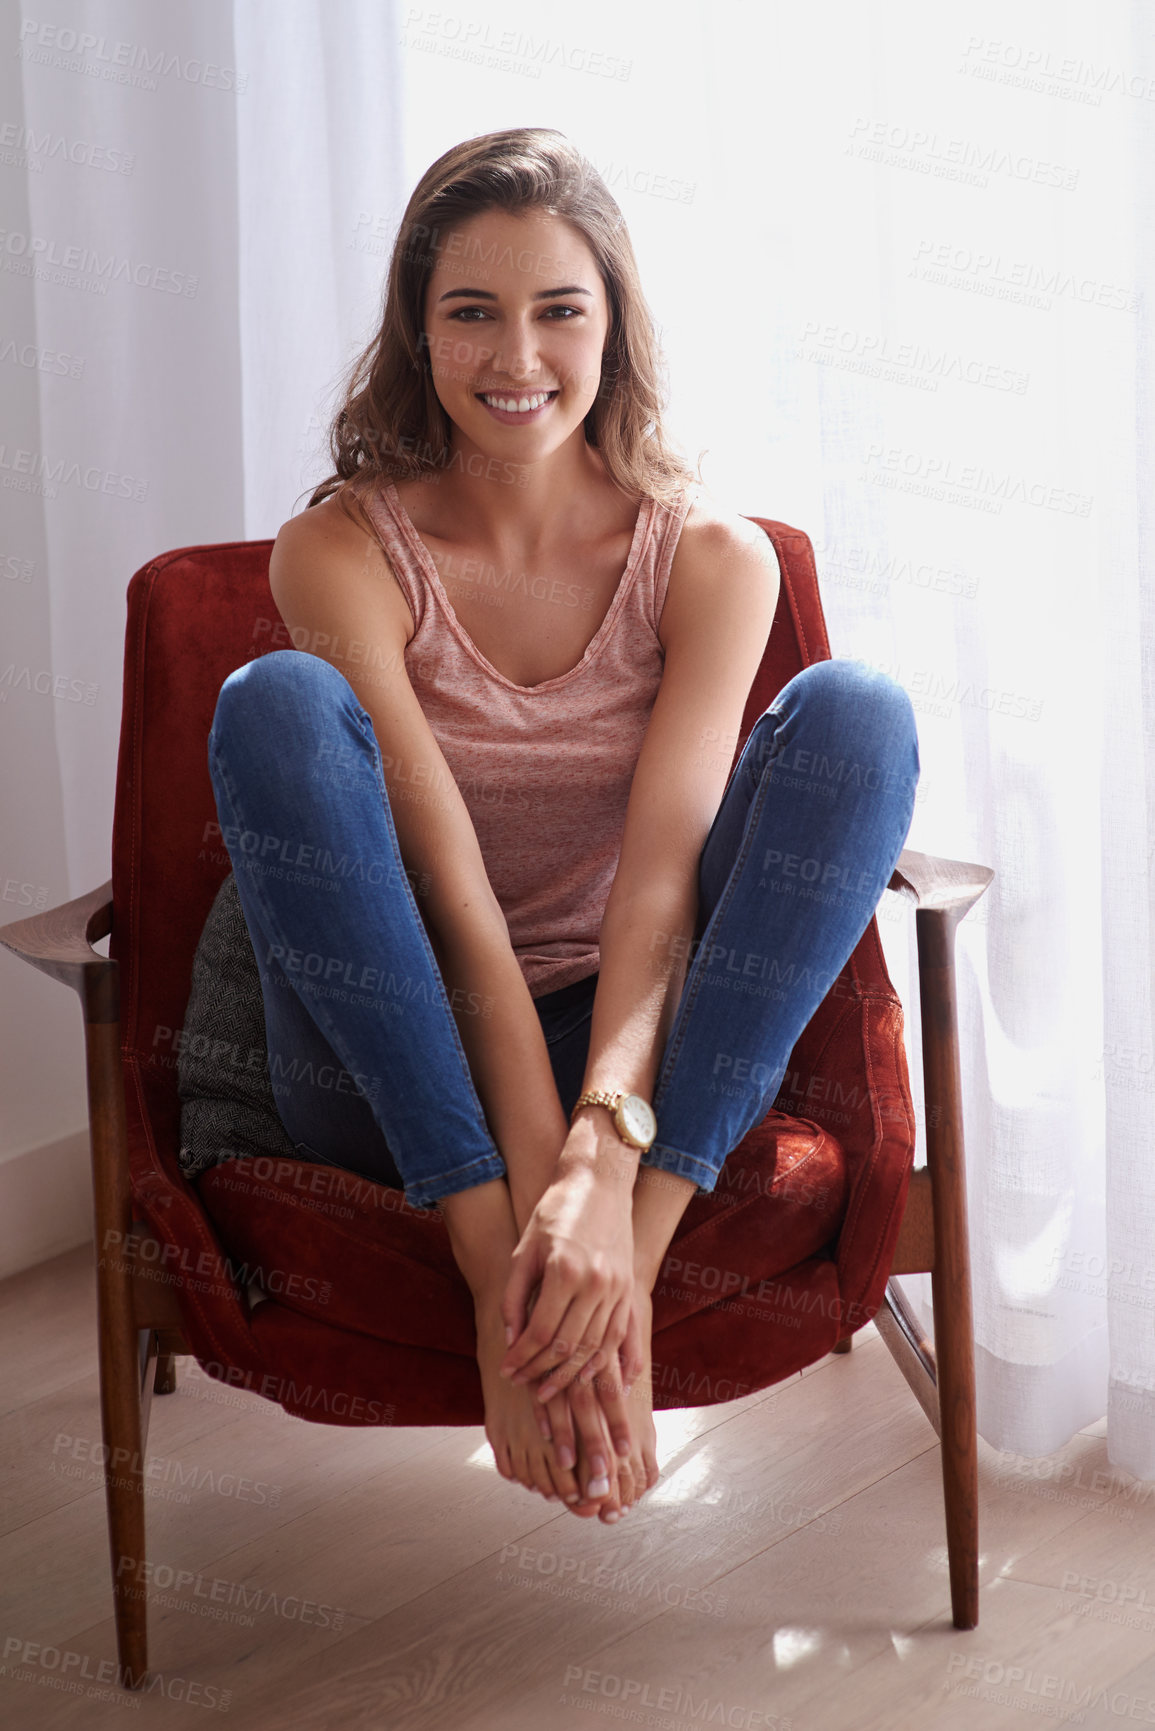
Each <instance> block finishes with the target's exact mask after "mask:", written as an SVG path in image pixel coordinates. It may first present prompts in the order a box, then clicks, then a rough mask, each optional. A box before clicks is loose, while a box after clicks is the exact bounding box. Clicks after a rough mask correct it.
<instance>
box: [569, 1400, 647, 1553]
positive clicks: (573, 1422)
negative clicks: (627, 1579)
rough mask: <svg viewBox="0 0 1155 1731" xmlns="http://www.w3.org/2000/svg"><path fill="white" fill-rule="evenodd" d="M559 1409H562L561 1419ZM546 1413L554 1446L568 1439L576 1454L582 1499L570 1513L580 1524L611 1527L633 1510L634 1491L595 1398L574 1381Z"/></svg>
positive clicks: (626, 1465) (627, 1467)
mask: <svg viewBox="0 0 1155 1731" xmlns="http://www.w3.org/2000/svg"><path fill="white" fill-rule="evenodd" d="M560 1408H565V1409H566V1411H565V1416H564V1417H563V1416H562V1414H561V1412H560V1411H559V1410H558V1409H560ZM548 1411H549V1413H550V1423H551V1427H552V1429H553V1436H554V1442H555V1444H557V1443H558V1442H559V1439H560V1436H564V1437H565V1438H566V1439H567V1441H569V1439H572V1443H571V1446H572V1447H573V1448H575V1449H576V1451H577V1477H578V1483H579V1485H581V1486H582V1487H583V1489H584V1495H583V1496H582V1497H581V1499H580V1501H578V1502H576V1503H571V1504H570V1505H569V1509H570V1513H571V1514H574V1515H580V1516H581V1517H582V1519H583V1520H588V1519H589V1518H590V1517H591V1516H592V1515H598V1516H599V1517H600V1518H601V1519H602V1520H603V1521H604V1522H606V1524H607V1525H609V1526H612V1525H613V1524H614V1523H615V1522H616V1521H618V1520H620V1518H621V1516H622V1515H623V1514H625V1513H627V1512H628V1511H629V1509H630V1508H632V1507H633V1504H634V1502H635V1500H636V1498H637V1495H638V1487H637V1484H636V1481H635V1479H634V1475H633V1472H632V1471H631V1467H630V1462H629V1460H628V1459H626V1458H624V1457H623V1456H620V1455H618V1454H616V1453H615V1451H614V1445H613V1442H612V1439H611V1437H610V1426H609V1422H608V1420H607V1418H606V1415H605V1413H604V1412H603V1411H602V1408H601V1405H600V1403H599V1401H598V1397H597V1394H596V1393H595V1391H594V1389H593V1388H592V1387H591V1386H590V1385H589V1384H588V1383H583V1382H581V1381H574V1382H572V1383H571V1384H570V1385H569V1387H568V1388H567V1389H563V1391H562V1392H561V1394H558V1395H555V1396H554V1398H553V1400H551V1401H550V1402H549V1406H548Z"/></svg>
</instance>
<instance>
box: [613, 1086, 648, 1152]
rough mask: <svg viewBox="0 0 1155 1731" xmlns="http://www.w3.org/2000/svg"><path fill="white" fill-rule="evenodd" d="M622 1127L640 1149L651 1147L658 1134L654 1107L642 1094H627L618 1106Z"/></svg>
mask: <svg viewBox="0 0 1155 1731" xmlns="http://www.w3.org/2000/svg"><path fill="white" fill-rule="evenodd" d="M618 1112H619V1114H620V1115H621V1121H622V1127H623V1129H625V1131H626V1132H627V1134H628V1135H629V1136H630V1137H631V1139H632V1140H633V1141H634V1142H636V1143H637V1144H638V1146H639V1147H647V1148H648V1147H649V1145H650V1143H651V1142H652V1141H653V1140H654V1137H655V1136H656V1135H657V1134H658V1120H657V1119H656V1118H655V1117H654V1112H653V1107H652V1106H650V1105H649V1103H648V1102H647V1101H645V1100H643V1099H642V1097H641V1095H640V1094H627V1095H626V1096H625V1098H624V1099H623V1100H622V1101H621V1102H620V1104H619V1106H618Z"/></svg>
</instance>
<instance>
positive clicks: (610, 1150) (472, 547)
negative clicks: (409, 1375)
mask: <svg viewBox="0 0 1155 1731" xmlns="http://www.w3.org/2000/svg"><path fill="white" fill-rule="evenodd" d="M744 319H745V315H740V314H739V312H738V309H737V305H736V304H735V306H734V309H733V312H732V314H731V315H730V316H728V317H727V318H726V319H725V320H721V319H720V320H719V322H718V324H717V330H718V336H719V341H718V343H717V346H716V349H715V351H714V352H715V357H716V359H715V364H716V365H718V366H726V367H742V366H743V365H744V364H745V363H744V359H743V344H744V341H746V340H749V331H750V326H749V325H747V324H745V323H744ZM744 333H745V334H744ZM657 379H658V362H657V350H656V343H655V337H654V332H653V327H652V322H651V319H650V315H649V313H648V311H647V308H646V304H645V301H644V299H643V296H642V292H641V288H640V285H639V281H638V273H637V267H636V264H635V261H634V256H633V252H632V249H631V246H630V241H629V238H628V235H627V232H626V229H625V225H624V222H623V219H622V216H621V212H620V211H619V210H618V208H617V206H616V204H615V203H614V201H613V199H612V198H611V197H610V195H609V193H608V191H607V190H606V188H605V186H604V184H603V183H602V181H601V180H600V179H599V177H598V175H597V174H596V173H595V171H594V170H593V169H592V167H591V166H590V165H589V164H588V162H586V161H585V159H584V158H583V157H582V156H581V155H580V154H579V153H578V152H577V151H576V150H575V149H574V148H573V147H572V146H571V145H570V144H569V143H568V142H567V141H566V140H565V139H564V138H563V137H562V135H561V134H560V133H557V132H554V131H550V130H545V129H527V130H516V131H509V132H500V133H493V134H490V135H489V136H487V137H483V138H476V139H471V140H469V141H468V142H466V143H464V144H461V145H459V146H457V147H456V148H455V149H453V150H450V151H448V152H447V153H446V154H445V155H444V156H442V157H441V158H440V159H439V160H438V161H437V162H435V163H434V164H433V166H432V167H431V168H430V169H429V170H428V172H427V173H426V174H425V176H424V177H423V178H422V180H421V182H420V184H419V185H418V187H417V189H416V191H415V192H414V194H413V196H412V198H411V199H410V201H409V204H408V207H407V209H406V211H405V214H404V216H403V218H402V221H401V226H400V230H399V233H398V236H397V241H396V245H395V249H394V253H393V257H392V261H391V264H390V268H389V275H388V282H387V289H386V299H385V308H384V318H383V321H382V325H381V328H380V331H379V333H378V335H377V336H376V337H375V339H374V341H373V342H372V344H371V345H370V346H369V348H368V349H367V350H366V351H365V353H364V355H362V357H361V358H360V360H359V362H358V364H357V367H356V369H355V371H354V374H353V377H352V380H351V383H350V386H349V390H348V394H347V397H346V401H345V404H344V407H343V409H342V410H341V413H340V414H339V416H338V418H337V421H336V424H335V427H334V430H333V456H334V466H335V473H334V475H333V476H332V477H331V478H330V479H329V480H328V481H327V482H326V483H325V484H323V485H322V486H321V487H319V488H318V489H317V491H316V493H315V494H314V495H313V498H312V500H311V508H310V509H308V510H306V511H305V512H303V513H302V514H300V515H298V516H296V517H293V518H292V519H291V520H290V521H289V522H287V523H286V524H284V526H283V527H282V529H281V531H280V533H279V535H278V536H277V540H276V545H275V547H274V549H273V556H272V563H271V567H270V582H271V585H272V590H273V595H274V598H275V600H276V603H277V606H278V608H279V610H280V612H281V614H282V616H283V618H284V620H285V622H286V624H287V625H288V627H289V628H290V630H291V631H292V633H293V641H294V643H296V644H299V645H301V647H300V648H297V649H292V650H281V651H277V652H274V653H271V654H268V655H265V656H263V657H261V658H259V659H257V660H254V661H251V662H249V663H248V664H247V665H246V666H244V667H242V668H239V669H238V670H237V671H236V672H235V673H233V674H231V675H230V677H229V678H228V679H227V680H226V681H225V683H224V685H223V687H222V689H221V692H220V697H219V701H218V704H217V709H216V714H215V717H214V722H213V729H212V734H211V736H210V767H211V772H212V777H213V784H214V790H215V793H216V798H217V804H218V808H219V811H220V816H221V822H222V827H223V828H224V829H225V831H226V834H234V835H235V834H238V833H240V832H241V831H244V832H247V833H248V834H249V835H250V836H251V835H253V834H256V835H258V836H261V835H263V836H265V837H266V838H272V840H273V841H280V840H288V841H290V842H291V843H292V845H293V846H296V847H298V849H300V848H302V847H304V848H308V849H310V850H311V849H313V848H316V849H317V850H318V855H317V856H316V857H320V852H321V850H323V851H324V857H325V858H326V859H327V860H329V861H333V860H338V861H341V862H343V863H342V868H341V870H340V871H339V872H338V874H337V875H336V876H335V877H330V878H326V879H323V880H322V879H319V878H317V877H310V874H309V873H308V872H307V871H306V872H299V873H289V872H285V871H284V870H280V869H271V868H269V867H266V866H264V865H262V863H261V861H262V857H263V856H264V857H267V855H266V852H265V850H257V851H255V852H254V851H251V850H246V849H245V848H243V847H241V846H239V845H238V847H237V848H236V849H235V850H233V849H230V854H231V856H232V858H233V864H234V867H235V871H236V877H237V887H238V892H239V894H240V898H241V903H242V907H243V911H244V915H245V920H246V924H247V925H248V927H249V930H250V934H251V935H252V937H253V939H254V950H255V952H256V954H257V957H258V961H259V965H260V971H261V986H262V993H263V996H264V1005H265V1023H266V1032H267V1041H268V1047H269V1053H270V1059H272V1058H273V1057H274V1055H276V1054H281V1055H283V1056H284V1057H286V1058H288V1059H290V1060H291V1059H292V1058H293V1057H294V1056H296V1057H299V1058H303V1057H305V1056H306V1055H316V1056H318V1057H321V1056H327V1057H328V1059H329V1060H330V1061H332V1060H333V1059H334V1058H336V1059H337V1060H339V1061H340V1063H342V1064H343V1065H344V1066H345V1067H346V1069H348V1071H349V1072H350V1073H351V1074H353V1075H354V1076H359V1077H362V1078H373V1079H374V1081H373V1085H372V1086H371V1087H370V1086H367V1087H365V1088H364V1089H363V1090H362V1091H360V1092H357V1093H347V1094H341V1095H337V1094H334V1093H332V1092H330V1093H329V1094H328V1095H327V1096H326V1097H324V1098H323V1099H322V1098H321V1097H320V1095H319V1093H318V1091H317V1090H316V1089H310V1088H307V1087H305V1086H303V1085H302V1086H299V1087H296V1088H294V1087H293V1086H292V1085H291V1084H290V1085H287V1086H286V1087H284V1088H283V1090H282V1092H281V1094H280V1095H279V1097H278V1112H279V1115H280V1117H281V1119H282V1121H283V1123H284V1125H285V1127H286V1129H287V1130H288V1132H289V1134H290V1135H291V1136H292V1138H293V1140H294V1142H295V1144H296V1146H297V1147H298V1148H299V1149H300V1151H301V1152H302V1153H303V1154H307V1155H308V1156H310V1157H312V1158H315V1159H320V1160H326V1161H330V1162H332V1163H333V1164H335V1165H338V1166H342V1167H347V1168H349V1169H352V1170H354V1171H357V1172H359V1173H361V1174H362V1175H365V1176H368V1177H372V1178H376V1179H378V1180H379V1181H380V1182H382V1183H386V1184H390V1183H391V1184H394V1185H397V1186H402V1187H403V1188H404V1190H405V1194H406V1197H407V1199H408V1200H409V1201H410V1202H411V1203H413V1204H414V1205H416V1206H418V1207H430V1206H437V1207H438V1208H439V1209H440V1211H441V1214H442V1216H443V1218H444V1220H445V1223H446V1226H447V1229H448V1233H449V1237H450V1242H451V1244H452V1248H453V1253H454V1255H455V1257H456V1259H457V1263H458V1265H459V1267H460V1269H461V1272H462V1274H463V1276H464V1277H465V1279H466V1280H467V1282H468V1283H469V1286H470V1288H471V1291H472V1293H473V1297H474V1303H475V1312H476V1323H477V1358H478V1365H479V1368H480V1373H481V1380H482V1386H483V1391H484V1398H485V1413H486V1433H487V1436H488V1438H489V1441H490V1443H491V1445H492V1448H493V1452H494V1456H495V1459H496V1462H497V1466H498V1470H499V1471H500V1472H501V1473H502V1474H503V1475H504V1476H505V1477H506V1478H515V1479H517V1480H519V1481H520V1482H521V1483H522V1484H524V1485H525V1486H527V1487H528V1488H530V1489H536V1490H539V1491H541V1492H542V1494H543V1495H545V1496H546V1497H549V1498H561V1499H563V1500H564V1501H565V1502H567V1503H568V1504H569V1505H570V1507H571V1508H572V1509H573V1511H574V1512H575V1513H577V1514H580V1515H585V1516H593V1515H595V1514H596V1515H598V1516H600V1518H602V1519H603V1520H606V1521H612V1520H615V1519H617V1518H618V1517H619V1515H620V1514H621V1513H623V1512H625V1511H627V1510H628V1509H629V1508H630V1507H631V1506H632V1505H633V1504H634V1503H635V1502H636V1501H637V1499H638V1498H639V1496H641V1495H642V1494H643V1493H644V1492H645V1491H646V1490H647V1489H648V1488H650V1487H651V1486H652V1485H653V1484H654V1483H655V1482H656V1480H657V1476H658V1466H657V1459H656V1453H655V1433H654V1425H653V1419H652V1414H651V1398H650V1389H649V1354H650V1319H651V1301H650V1294H651V1290H652V1287H653V1285H654V1282H655V1280H656V1278H657V1275H658V1272H659V1270H660V1268H661V1264H662V1261H663V1258H664V1255H665V1252H666V1249H667V1246H668V1245H669V1242H670V1239H671V1237H672V1235H673V1233H674V1230H675V1228H676V1226H677V1223H678V1221H679V1219H680V1218H681V1215H682V1214H683V1212H684V1210H685V1207H686V1205H687V1203H688V1202H689V1200H690V1198H691V1197H692V1196H693V1195H694V1194H695V1193H696V1192H697V1191H698V1190H703V1191H709V1190H712V1189H713V1188H714V1185H715V1183H716V1182H717V1178H718V1173H719V1170H720V1168H721V1165H722V1162H723V1161H724V1159H725V1158H726V1155H727V1154H728V1153H729V1152H730V1151H731V1150H732V1149H733V1148H734V1147H736V1146H737V1144H738V1143H739V1142H740V1141H741V1139H742V1137H743V1136H744V1135H745V1134H746V1132H747V1131H748V1130H749V1129H750V1128H751V1127H752V1126H753V1125H754V1124H756V1123H757V1122H758V1121H759V1120H760V1119H761V1118H762V1117H764V1116H765V1114H766V1112H767V1111H768V1110H769V1108H770V1106H771V1105H772V1103H773V1100H774V1098H775V1095H776V1093H777V1090H778V1086H779V1084H780V1082H781V1078H782V1075H783V1073H784V1071H785V1068H786V1064H787V1061H788V1059H789V1055H790V1052H791V1050H792V1048H793V1045H794V1043H795V1041H796V1039H797V1037H798V1035H799V1034H800V1033H801V1031H802V1029H803V1028H804V1027H805V1026H806V1023H807V1022H808V1021H809V1020H810V1017H811V1016H812V1014H813V1013H814V1010H815V1009H816V1008H817V1006H818V1004H819V1003H820V1002H821V1000H822V998H823V997H824V996H825V994H826V992H827V990H828V989H829V988H830V986H831V984H832V983H833V981H834V979H835V978H836V977H837V975H838V973H839V971H840V969H841V968H842V966H843V964H844V962H845V961H846V959H847V957H848V956H849V954H850V952H851V950H852V949H853V948H854V946H855V944H856V943H857V941H858V939H859V938H860V936H861V935H862V933H863V931H864V930H865V928H866V926H867V924H868V923H869V921H870V918H871V915H872V913H873V911H874V909H875V907H876V905H877V903H878V901H879V899H880V897H881V895H882V891H883V889H884V888H885V886H886V883H887V881H888V879H889V877H890V873H891V871H892V869H893V866H894V863H895V861H896V859H897V857H898V854H899V852H900V850H901V848H902V844H903V842H904V840H905V837H906V834H907V830H908V827H909V824H910V818H911V814H912V811H913V805H914V790H915V783H916V780H917V776H918V750H917V741H916V736H915V728H914V719H913V714H912V710H911V705H910V702H909V699H908V698H907V697H906V694H905V693H904V692H903V691H902V689H901V687H899V686H898V685H897V684H896V683H895V682H894V681H892V680H890V679H888V678H887V677H886V676H885V675H883V674H880V673H878V672H875V671H872V670H870V669H868V668H866V667H864V666H862V665H861V664H859V663H855V662H850V661H839V660H835V661H828V662H824V663H820V664H818V665H816V666H813V667H811V668H809V669H807V670H806V671H805V672H803V673H802V674H800V675H799V676H798V677H797V678H796V679H793V680H792V681H791V682H790V683H789V685H787V686H786V687H785V689H784V690H783V691H782V692H781V693H780V695H779V697H778V698H777V699H776V701H775V702H774V703H773V704H772V705H771V707H770V709H769V710H768V711H767V712H766V714H765V715H764V716H763V717H762V718H761V719H760V721H759V722H758V724H757V725H756V727H755V729H754V731H753V733H752V734H751V736H750V739H749V741H748V743H747V746H746V749H745V751H744V753H743V756H742V758H741V760H740V762H739V764H738V766H737V768H736V769H735V772H734V774H733V776H732V777H731V776H730V774H729V772H730V766H731V760H732V757H733V753H734V749H735V745H736V741H737V737H738V733H739V728H740V722H741V717H742V712H743V708H744V705H745V700H746V696H747V693H748V691H749V689H750V686H751V683H752V680H753V677H754V674H755V671H756V669H757V667H758V664H759V661H760V658H761V655H762V652H763V648H764V646H765V643H766V639H767V637H768V635H769V631H770V625H771V621H772V619H773V616H774V610H775V605H776V601H777V595H778V586H779V574H778V567H777V562H776V558H775V555H774V550H773V547H772V544H771V542H770V541H769V539H768V538H767V537H766V535H765V534H764V533H763V532H762V530H761V529H759V528H758V527H757V526H756V525H754V524H752V523H750V522H749V521H748V520H747V519H745V518H743V517H741V516H738V515H735V514H733V513H730V512H728V511H723V510H720V509H718V508H716V507H715V506H714V505H713V504H712V503H711V502H710V500H709V498H708V497H707V496H706V493H705V490H704V489H703V488H702V487H701V486H699V485H698V484H697V483H696V482H695V481H694V479H693V478H692V476H691V474H690V472H689V470H688V469H687V468H686V467H685V466H684V465H683V464H682V463H681V461H680V460H679V459H678V458H677V457H676V456H675V455H674V454H673V453H672V452H671V450H670V448H669V447H668V445H667V443H666V441H665V439H664V437H663V433H662V426H661V406H662V405H661V397H660V392H659V389H658V382H657ZM847 762H850V763H853V764H854V765H856V766H857V768H858V770H859V771H860V772H861V773H858V774H855V775H846V774H843V773H841V772H836V770H835V768H834V766H835V765H841V766H843V767H844V766H845V765H846V763H847ZM822 765H825V766H826V767H825V769H824V768H823V767H821V766H822ZM271 845H272V843H270V847H271ZM278 857H280V858H283V857H284V855H283V852H282V853H280V854H279V855H278ZM295 857H297V856H295ZM309 857H310V858H312V857H314V856H313V855H312V853H311V852H310V854H309ZM347 862H357V866H358V868H359V869H356V870H354V869H352V867H351V866H349V865H348V863H347ZM318 882H321V883H322V884H323V887H321V888H317V887H315V886H316V884H317V883H318ZM735 954H737V955H738V956H739V957H740V958H741V974H742V977H743V982H744V987H743V990H742V991H736V990H735V989H734V970H733V968H727V967H726V966H725V965H724V962H725V958H727V957H732V956H733V955H735ZM720 1076H724V1077H725V1080H726V1085H725V1087H724V1089H723V1087H722V1086H721V1085H720V1083H719V1081H718V1078H719V1077H720ZM378 1082H380V1085H379V1086H378Z"/></svg>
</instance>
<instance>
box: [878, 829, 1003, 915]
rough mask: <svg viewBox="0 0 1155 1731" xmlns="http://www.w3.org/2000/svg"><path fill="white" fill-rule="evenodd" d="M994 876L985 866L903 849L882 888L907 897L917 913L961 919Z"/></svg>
mask: <svg viewBox="0 0 1155 1731" xmlns="http://www.w3.org/2000/svg"><path fill="white" fill-rule="evenodd" d="M994 875H995V874H994V872H993V871H992V870H991V869H990V867H989V866H983V865H971V864H970V863H969V862H968V861H966V860H957V859H939V858H938V857H937V856H936V855H935V854H930V853H915V852H914V850H913V849H912V848H908V847H904V848H903V850H902V852H901V853H900V854H899V856H898V865H897V866H896V867H895V870H894V873H893V875H892V877H891V880H890V882H889V883H888V884H887V886H886V887H887V889H891V890H897V892H898V893H899V895H904V896H907V897H909V898H910V899H911V900H913V901H914V902H915V904H916V905H917V907H918V908H919V910H920V912H921V911H922V910H924V909H925V910H927V911H929V910H931V909H933V910H934V911H935V912H943V913H954V914H956V916H957V917H958V918H960V919H961V917H962V916H963V915H964V914H965V913H967V912H968V910H969V909H970V908H972V907H973V906H974V904H975V903H976V902H977V901H978V899H979V897H980V896H981V895H982V894H983V892H984V891H985V890H986V889H987V887H988V885H989V884H990V883H991V882H992V881H993V880H994Z"/></svg>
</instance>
